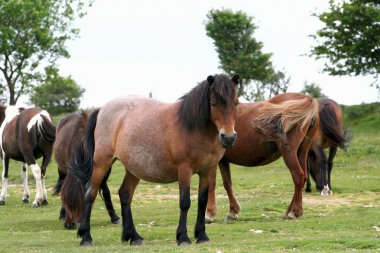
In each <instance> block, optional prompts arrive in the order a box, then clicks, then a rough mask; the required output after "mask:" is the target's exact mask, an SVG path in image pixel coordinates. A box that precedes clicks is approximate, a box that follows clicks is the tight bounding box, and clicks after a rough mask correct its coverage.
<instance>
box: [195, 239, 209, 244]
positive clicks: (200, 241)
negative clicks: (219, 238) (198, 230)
mask: <svg viewBox="0 0 380 253" xmlns="http://www.w3.org/2000/svg"><path fill="white" fill-rule="evenodd" d="M197 244H210V240H197Z"/></svg>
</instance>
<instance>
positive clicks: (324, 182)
mask: <svg viewBox="0 0 380 253" xmlns="http://www.w3.org/2000/svg"><path fill="white" fill-rule="evenodd" d="M318 104H319V118H320V124H319V128H318V129H317V132H316V134H315V136H314V137H313V139H312V142H311V147H310V151H309V156H308V170H309V174H310V176H311V177H312V178H313V179H314V181H315V182H316V187H317V189H318V190H319V191H320V194H321V195H325V196H328V195H331V194H332V189H331V170H332V166H333V160H334V158H335V155H336V152H337V150H338V148H341V149H343V150H345V149H346V147H347V145H348V143H349V141H350V140H351V136H350V135H349V134H348V132H347V130H346V129H344V127H343V113H342V109H341V108H340V106H339V104H338V103H337V102H335V101H334V100H332V99H329V98H320V99H318ZM327 148H328V149H329V157H328V158H327V157H326V154H325V152H324V151H323V150H324V149H327ZM305 191H306V192H311V183H310V177H308V179H307V182H306V188H305Z"/></svg>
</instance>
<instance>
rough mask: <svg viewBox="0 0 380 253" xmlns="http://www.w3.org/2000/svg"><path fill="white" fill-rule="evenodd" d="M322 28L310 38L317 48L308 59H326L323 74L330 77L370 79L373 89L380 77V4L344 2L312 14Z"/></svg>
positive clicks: (358, 0)
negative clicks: (350, 76)
mask: <svg viewBox="0 0 380 253" xmlns="http://www.w3.org/2000/svg"><path fill="white" fill-rule="evenodd" d="M314 16H316V17H318V18H319V20H320V21H322V22H323V23H324V27H323V28H322V29H320V30H318V31H317V32H316V34H315V35H312V37H313V38H315V39H316V41H317V45H316V46H313V47H312V49H311V54H310V55H311V56H314V57H315V58H316V59H322V58H325V59H327V63H325V66H324V69H323V70H324V71H325V72H327V73H329V74H330V75H337V76H341V75H355V76H357V75H373V76H374V77H375V79H376V81H375V83H374V84H375V85H376V88H378V89H380V86H379V83H378V82H377V77H378V75H379V73H380V36H379V34H380V2H379V0H346V1H339V3H334V1H333V0H330V10H329V11H328V12H323V13H321V14H319V15H318V14H314Z"/></svg>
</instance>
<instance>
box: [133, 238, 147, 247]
mask: <svg viewBox="0 0 380 253" xmlns="http://www.w3.org/2000/svg"><path fill="white" fill-rule="evenodd" d="M130 244H131V245H132V246H142V245H144V240H141V239H138V240H133V241H131V242H130Z"/></svg>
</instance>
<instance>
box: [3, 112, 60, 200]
mask: <svg viewBox="0 0 380 253" xmlns="http://www.w3.org/2000/svg"><path fill="white" fill-rule="evenodd" d="M0 119H1V120H2V122H1V127H0V146H1V155H2V159H3V177H2V190H1V195H0V204H1V205H4V204H5V199H6V196H7V188H8V170H9V159H13V160H16V161H21V162H22V163H23V164H22V171H21V176H22V179H23V186H24V193H23V197H22V201H23V202H24V203H28V202H29V188H28V172H27V166H29V167H30V168H31V169H32V172H33V176H34V178H35V180H36V198H35V199H34V201H33V207H39V206H40V205H46V204H47V192H46V188H45V174H46V169H47V166H48V164H49V162H50V159H51V156H52V150H53V143H54V140H55V129H56V127H55V125H54V123H53V122H52V120H51V117H50V115H49V113H48V112H46V111H44V110H41V109H38V108H29V109H19V108H16V107H14V106H8V107H3V106H2V107H1V108H0ZM40 157H43V159H42V165H41V167H40V166H38V164H37V162H36V159H38V158H40Z"/></svg>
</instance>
